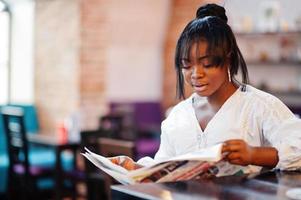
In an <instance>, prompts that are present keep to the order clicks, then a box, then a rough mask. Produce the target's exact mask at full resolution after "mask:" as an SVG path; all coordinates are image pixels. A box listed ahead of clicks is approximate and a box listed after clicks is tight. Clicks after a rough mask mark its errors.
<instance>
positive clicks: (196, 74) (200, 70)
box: [191, 65, 205, 79]
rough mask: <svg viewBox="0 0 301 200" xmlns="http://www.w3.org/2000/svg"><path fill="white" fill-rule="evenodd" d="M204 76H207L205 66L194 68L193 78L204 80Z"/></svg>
mask: <svg viewBox="0 0 301 200" xmlns="http://www.w3.org/2000/svg"><path fill="white" fill-rule="evenodd" d="M204 76H205V71H204V68H203V66H201V65H195V66H193V71H192V75H191V78H193V79H199V78H203V77H204Z"/></svg>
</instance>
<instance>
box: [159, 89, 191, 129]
mask: <svg viewBox="0 0 301 200" xmlns="http://www.w3.org/2000/svg"><path fill="white" fill-rule="evenodd" d="M193 97H194V94H193V95H191V96H190V97H188V98H187V99H185V100H183V101H181V102H179V103H178V104H176V105H175V106H174V107H173V108H171V109H170V111H169V113H168V116H167V117H166V119H165V120H164V121H163V122H162V126H164V127H165V126H169V125H171V126H174V125H175V123H177V122H178V121H180V120H181V119H182V118H187V115H190V114H191V112H192V111H193V110H192V100H193Z"/></svg>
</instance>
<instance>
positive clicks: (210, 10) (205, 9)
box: [196, 4, 228, 23]
mask: <svg viewBox="0 0 301 200" xmlns="http://www.w3.org/2000/svg"><path fill="white" fill-rule="evenodd" d="M207 16H214V17H219V18H220V19H222V20H223V21H224V22H225V23H227V22H228V17H227V16H226V10H225V8H224V7H222V6H219V5H217V4H206V5H204V6H201V7H199V8H198V10H197V11H196V18H197V19H201V18H204V17H207Z"/></svg>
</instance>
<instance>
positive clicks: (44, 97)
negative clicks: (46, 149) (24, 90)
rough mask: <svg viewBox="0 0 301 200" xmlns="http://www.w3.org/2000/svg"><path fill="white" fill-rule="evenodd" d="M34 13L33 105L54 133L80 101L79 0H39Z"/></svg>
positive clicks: (43, 122) (74, 110) (75, 109)
mask: <svg viewBox="0 0 301 200" xmlns="http://www.w3.org/2000/svg"><path fill="white" fill-rule="evenodd" d="M35 15H36V16H35V82H34V85H35V88H34V89H35V104H36V105H37V108H38V116H39V120H40V125H41V129H42V130H43V131H46V132H49V133H52V134H53V133H54V130H55V129H56V128H57V126H58V124H59V123H61V122H63V120H64V118H65V117H68V116H69V115H70V114H71V113H73V112H76V111H77V110H78V108H79V103H80V97H79V67H80V66H79V58H78V55H79V45H80V34H79V28H80V27H79V19H80V16H79V0H51V1H47V0H38V1H36V7H35Z"/></svg>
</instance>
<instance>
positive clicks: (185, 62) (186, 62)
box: [182, 59, 191, 69]
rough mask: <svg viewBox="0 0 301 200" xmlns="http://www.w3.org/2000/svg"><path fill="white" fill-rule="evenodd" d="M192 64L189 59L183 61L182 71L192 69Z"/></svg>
mask: <svg viewBox="0 0 301 200" xmlns="http://www.w3.org/2000/svg"><path fill="white" fill-rule="evenodd" d="M190 68H191V63H190V62H189V61H188V60H187V59H182V69H190Z"/></svg>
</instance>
